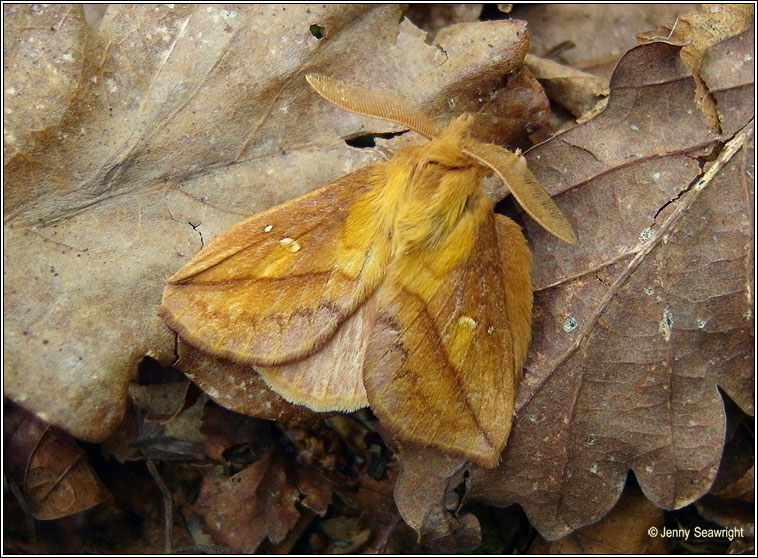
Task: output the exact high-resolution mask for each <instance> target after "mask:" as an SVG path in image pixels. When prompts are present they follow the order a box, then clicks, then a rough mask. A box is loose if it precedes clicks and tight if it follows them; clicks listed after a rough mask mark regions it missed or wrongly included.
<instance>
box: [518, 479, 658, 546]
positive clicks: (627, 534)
mask: <svg viewBox="0 0 758 558" xmlns="http://www.w3.org/2000/svg"><path fill="white" fill-rule="evenodd" d="M663 521H664V516H663V510H661V509H659V508H657V507H656V506H655V505H654V504H652V503H651V502H650V500H648V499H647V498H646V497H645V495H644V494H643V493H642V491H640V489H639V488H637V487H627V488H626V489H625V490H624V492H623V493H622V494H621V498H619V501H618V502H617V503H616V505H615V506H614V507H613V509H612V510H611V511H610V512H609V513H608V515H606V516H605V517H604V518H603V519H601V520H600V521H598V522H597V523H595V524H594V525H588V526H587V527H582V528H581V529H578V530H577V531H575V532H574V533H571V534H570V535H567V536H566V537H564V538H562V539H559V540H557V541H554V542H548V541H546V540H545V539H543V538H542V537H538V538H537V539H536V540H535V541H534V543H532V546H531V547H530V548H529V554H541V555H544V554H637V555H640V554H666V553H668V548H667V545H666V539H665V538H663V537H661V536H659V534H660V531H661V528H662V527H663ZM651 528H653V529H655V530H656V531H653V532H654V533H656V534H655V535H653V536H651V534H650V533H651V531H650V529H651Z"/></svg>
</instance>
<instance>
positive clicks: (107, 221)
mask: <svg viewBox="0 0 758 558" xmlns="http://www.w3.org/2000/svg"><path fill="white" fill-rule="evenodd" d="M4 9H5V15H6V18H5V22H4V25H5V45H6V73H5V79H6V87H5V106H6V118H5V130H6V134H5V169H4V170H5V178H6V182H5V225H4V226H5V228H4V232H5V254H6V260H5V263H6V267H5V269H6V275H5V292H4V294H5V303H6V307H5V308H6V314H5V316H6V322H5V323H6V329H5V332H6V336H5V348H6V353H5V356H6V360H5V363H6V364H5V366H6V367H5V379H6V382H5V393H6V394H7V395H9V396H10V397H11V398H13V399H14V400H15V401H17V402H19V403H20V404H22V405H24V406H25V407H26V408H28V409H30V410H32V411H34V412H36V413H38V414H39V415H40V416H41V417H42V418H45V419H47V420H49V421H50V422H52V423H55V424H59V425H61V426H63V427H64V428H66V429H67V430H69V431H70V432H72V433H73V434H74V435H76V436H77V437H80V438H82V439H85V440H90V441H98V440H102V439H103V438H105V437H106V436H107V435H108V434H109V433H110V432H111V431H112V430H113V428H114V427H115V426H116V425H117V424H118V423H119V421H120V419H121V417H122V416H123V413H124V408H125V401H126V390H127V385H128V383H129V381H130V379H131V375H132V373H133V368H134V366H135V365H136V363H137V362H138V360H139V359H140V358H141V357H142V356H144V355H151V356H153V357H154V358H156V359H157V360H160V361H162V362H164V363H166V362H170V361H171V360H172V358H173V355H174V336H173V335H172V334H171V333H170V332H169V330H168V329H167V328H165V326H164V325H163V324H162V322H161V321H160V320H159V318H158V317H157V316H156V315H155V312H156V309H157V306H158V302H159V299H160V293H161V291H162V284H163V280H164V278H165V277H167V276H169V275H170V274H171V273H172V272H173V271H175V270H176V269H178V268H179V267H181V264H182V263H183V262H184V261H186V260H187V259H188V258H189V257H190V256H191V255H192V254H194V253H195V252H197V250H198V249H199V248H200V247H201V246H202V245H203V243H204V242H208V241H209V240H210V239H212V238H213V237H214V236H215V235H216V234H218V233H219V232H221V231H222V230H224V229H226V228H228V227H229V226H230V225H231V224H233V223H234V222H237V221H240V220H242V219H243V218H244V217H245V216H246V215H250V214H253V213H255V212H257V211H260V210H262V209H265V208H268V207H271V206H273V205H276V204H278V203H281V202H283V201H285V200H288V199H292V198H294V197H297V196H298V195H301V194H303V193H305V192H306V191H308V190H311V189H313V188H316V187H318V186H320V185H323V184H325V183H327V182H329V181H330V180H332V179H334V178H336V177H337V176H340V175H343V174H345V173H347V172H349V171H351V170H354V169H355V168H357V167H360V166H363V165H365V164H367V163H368V162H370V161H372V160H375V159H376V158H377V156H378V154H377V153H376V152H374V151H370V150H362V149H354V148H351V147H350V146H348V145H346V144H345V143H344V142H343V141H341V140H340V139H339V138H340V137H347V136H349V135H351V134H352V135H355V134H356V131H358V133H359V134H360V133H373V132H376V133H381V132H390V131H394V130H396V129H397V127H393V126H389V125H387V126H385V125H383V124H381V123H379V124H377V122H376V121H371V120H368V119H363V118H360V117H357V116H352V115H345V114H344V113H341V112H340V111H339V110H338V109H336V108H335V109H332V108H331V107H329V106H328V105H327V104H325V103H323V102H320V100H317V98H316V96H315V95H312V96H304V95H303V91H304V90H306V86H305V84H304V81H303V75H304V73H305V72H306V71H313V70H317V71H320V72H322V73H326V74H329V75H332V76H334V77H337V78H339V79H342V80H344V81H350V82H351V83H357V84H360V85H363V86H368V87H371V88H374V89H380V90H389V91H394V92H395V93H397V94H399V95H401V96H403V97H404V98H406V99H408V100H409V101H410V102H412V103H414V104H416V105H418V106H420V107H421V108H422V109H424V110H426V111H427V112H429V113H430V114H432V116H433V117H435V118H438V119H440V120H441V121H448V120H450V118H451V117H452V116H454V115H455V114H458V113H459V112H461V111H463V110H467V111H473V112H476V111H477V110H478V109H479V108H481V107H484V106H486V105H487V103H488V102H489V101H490V97H491V95H492V94H496V93H497V91H498V89H499V87H500V85H501V80H502V77H503V75H505V74H507V73H508V72H510V71H511V70H513V69H514V68H516V67H517V66H518V65H519V64H520V62H521V60H522V59H523V55H524V53H525V51H526V42H527V41H526V34H525V31H524V24H523V22H518V21H501V22H483V23H479V24H461V25H458V26H454V29H451V30H446V32H445V33H440V34H438V37H437V38H436V44H435V45H428V44H426V43H425V40H424V39H425V32H423V31H421V30H419V29H418V28H416V27H415V26H414V25H413V24H411V23H410V22H409V21H407V20H402V21H401V17H400V15H401V13H402V8H401V7H400V6H395V5H383V6H378V7H373V6H366V5H360V6H357V5H356V6H338V5H329V6H310V5H295V6H280V5H266V6H253V5H248V6H243V7H240V8H237V9H225V8H221V7H217V6H194V5H172V6H152V5H132V6H127V5H112V6H110V7H109V9H108V10H107V12H106V13H105V15H104V17H103V20H102V22H101V23H100V25H99V26H98V27H97V29H92V28H90V27H89V26H88V25H87V24H86V22H85V20H84V16H83V13H82V9H81V7H80V6H64V5H50V6H29V5H18V6H13V7H11V6H8V7H5V8H4ZM313 26H316V27H313ZM316 28H317V29H316ZM319 30H320V31H319ZM314 31H315V34H314ZM317 35H318V36H317ZM42 45H44V48H43V46H42ZM376 52H381V53H382V56H380V57H377V56H376V55H375V53H376ZM346 53H347V54H346ZM250 61H262V62H261V63H260V64H258V63H255V64H253V63H251V62H250ZM400 68H402V72H400V71H399V69H400ZM420 84H421V85H422V86H420ZM535 106H539V104H537V105H535ZM337 114H339V116H335V115H337ZM30 123H33V125H31V126H30ZM324 123H329V124H328V126H327V125H325V124H324ZM243 381H244V380H243ZM198 382H199V383H201V387H203V388H205V389H207V391H208V392H209V393H210V394H211V395H212V396H213V395H214V389H213V388H212V386H209V385H207V383H206V384H205V385H203V382H202V381H200V380H198ZM238 383H239V382H238ZM32 386H33V387H32ZM216 392H217V393H218V394H221V393H222V392H221V390H216ZM61 394H65V395H64V396H61Z"/></svg>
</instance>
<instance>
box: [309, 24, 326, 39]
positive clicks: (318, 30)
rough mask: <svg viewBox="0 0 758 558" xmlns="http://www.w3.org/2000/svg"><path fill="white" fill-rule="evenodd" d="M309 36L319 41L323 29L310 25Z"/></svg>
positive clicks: (322, 35) (322, 34)
mask: <svg viewBox="0 0 758 558" xmlns="http://www.w3.org/2000/svg"><path fill="white" fill-rule="evenodd" d="M310 31H311V35H313V36H314V37H316V38H317V39H318V40H319V41H320V40H321V39H323V38H324V28H323V27H321V26H320V25H316V24H315V23H312V24H311V26H310Z"/></svg>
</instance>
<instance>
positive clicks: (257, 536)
mask: <svg viewBox="0 0 758 558" xmlns="http://www.w3.org/2000/svg"><path fill="white" fill-rule="evenodd" d="M298 499H299V491H298V489H297V487H296V486H295V484H294V482H293V479H292V477H291V475H290V474H289V473H288V472H287V462H286V460H285V459H284V457H283V456H282V455H281V454H280V453H279V452H278V451H272V452H270V453H268V454H266V455H265V456H264V457H263V458H261V459H260V460H259V461H256V462H255V463H253V464H252V465H250V466H249V467H247V468H246V469H244V470H242V471H241V472H239V473H237V474H236V475H234V476H232V477H226V475H224V474H223V473H222V472H221V471H220V470H218V469H216V470H215V471H214V472H211V473H207V474H206V475H205V477H204V478H203V485H202V488H201V489H200V495H199V496H198V499H197V502H196V504H195V506H194V509H195V511H196V513H197V514H199V515H200V516H201V517H202V518H203V520H204V523H205V530H206V531H207V532H208V533H209V534H210V535H211V536H212V537H213V539H214V541H215V542H216V543H217V544H220V545H222V546H226V547H228V548H230V549H232V550H233V551H235V552H243V553H252V552H255V550H256V549H257V548H258V545H260V543H261V542H263V540H264V538H266V537H268V539H269V540H270V541H271V542H272V543H274V544H276V543H278V542H280V541H281V540H283V539H284V537H285V536H286V535H287V533H288V532H289V530H290V529H292V527H294V526H295V523H297V520H298V518H299V517H300V512H299V511H298V510H297V508H296V507H295V502H297V501H298Z"/></svg>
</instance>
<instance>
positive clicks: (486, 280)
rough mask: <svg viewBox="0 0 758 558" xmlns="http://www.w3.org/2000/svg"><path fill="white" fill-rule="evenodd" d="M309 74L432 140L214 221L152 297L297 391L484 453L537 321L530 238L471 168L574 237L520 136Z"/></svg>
mask: <svg viewBox="0 0 758 558" xmlns="http://www.w3.org/2000/svg"><path fill="white" fill-rule="evenodd" d="M306 79H307V80H308V83H309V84H310V85H311V86H312V87H313V88H314V89H315V90H316V92H318V93H319V94H320V95H321V96H322V97H324V98H325V99H326V100H328V101H330V102H331V103H333V104H335V105H337V106H338V107H341V108H342V109H344V110H347V111H350V112H353V113H356V114H360V115H364V116H370V117H374V118H378V119H383V120H388V121H391V122H394V123H397V124H400V125H402V126H405V127H407V128H408V129H410V130H413V131H415V132H417V133H419V134H421V135H422V136H425V137H426V138H427V139H429V141H428V142H426V143H425V144H423V145H418V146H413V147H407V148H404V149H401V150H398V151H397V153H395V154H394V156H393V157H392V158H391V159H389V160H388V161H386V162H381V163H376V164H372V165H369V166H367V167H365V168H362V169H360V170H358V171H356V172H354V173H352V174H349V175H347V176H344V177H342V178H340V179H338V180H336V181H334V182H332V183H331V184H328V185H326V186H324V187H322V188H319V189H317V190H314V191H312V192H311V193H309V194H306V195H304V196H302V197H300V198H297V199H294V200H291V201H289V202H287V203H284V204H283V205H280V206H278V207H274V208H272V209H269V210H268V211H264V212H262V213H259V214H257V215H254V216H252V217H250V218H249V219H247V220H246V221H244V222H242V223H239V224H238V225H236V226H234V227H232V228H231V229H229V230H227V231H226V232H224V233H222V234H220V235H219V236H218V237H217V238H215V239H214V240H213V241H212V242H211V243H209V244H208V245H207V246H206V247H204V248H203V249H202V250H200V252H198V254H197V255H195V257H193V258H192V260H191V261H190V262H189V263H187V265H185V266H184V267H183V268H182V269H181V270H180V271H179V272H178V273H176V274H175V275H174V276H173V277H170V278H169V279H168V280H167V281H166V287H165V290H164V293H163V300H162V303H161V308H160V315H161V316H162V317H163V319H164V320H165V321H166V323H167V324H168V326H169V327H171V329H173V330H174V331H176V332H177V333H178V335H179V336H180V337H181V338H183V339H184V340H185V341H187V342H188V343H190V344H191V345H193V346H195V347H197V348H198V349H200V350H201V351H204V352H206V353H209V354H211V355H213V356H215V357H218V358H221V359H228V360H230V361H233V362H235V363H238V364H243V365H250V366H253V367H255V369H256V370H257V371H258V372H259V373H260V374H261V376H262V377H263V379H264V380H265V381H266V383H267V384H268V385H269V386H270V387H271V388H272V389H273V390H274V391H276V392H277V393H279V394H280V395H281V396H283V397H284V398H285V399H287V400H288V401H290V402H292V403H296V404H299V405H305V406H307V407H309V408H311V409H314V410H316V411H330V410H334V411H352V410H355V409H359V408H361V407H366V406H369V407H370V408H371V409H372V411H373V412H374V413H375V414H376V416H377V417H378V418H379V419H380V421H381V423H382V424H383V425H384V427H386V428H387V429H388V430H389V431H390V432H392V433H393V434H394V435H396V436H397V437H398V439H399V440H401V441H406V442H411V443H415V444H420V445H423V446H428V447H433V448H436V449H438V450H441V451H442V452H447V453H451V454H455V455H459V456H463V457H465V458H466V459H469V460H471V461H473V462H475V463H478V464H480V465H482V466H485V467H493V466H495V465H496V464H497V463H498V461H499V457H500V454H501V452H502V450H503V447H504V446H505V444H506V440H507V438H508V434H509V432H510V428H511V420H512V416H513V406H514V397H515V393H516V387H517V385H518V382H519V380H520V378H521V373H522V366H523V363H524V358H525V357H526V352H527V347H528V344H529V341H530V337H531V324H530V321H531V309H532V288H531V280H530V275H529V272H530V263H531V254H530V252H529V249H528V247H527V244H526V240H525V239H524V236H523V234H522V233H521V229H520V227H519V226H518V225H517V224H516V223H514V222H513V221H512V220H510V219H508V218H506V217H504V216H501V215H497V214H495V213H494V211H493V203H492V201H491V200H490V199H489V198H488V197H487V195H486V194H485V193H484V191H483V190H482V186H481V180H482V178H483V177H484V176H485V175H487V174H490V173H491V172H495V173H496V174H497V175H498V176H499V177H500V178H501V179H502V180H503V181H504V182H505V183H506V185H507V186H508V187H509V189H510V192H511V193H512V194H513V195H514V196H515V198H516V200H517V201H518V202H519V203H520V204H521V206H522V207H523V208H524V209H525V210H526V212H527V213H528V214H529V215H530V216H531V217H532V218H534V219H535V220H536V221H537V222H538V223H540V224H541V225H542V226H543V227H545V228H546V229H547V230H548V231H550V232H551V233H553V234H554V235H556V236H557V237H559V238H561V239H563V240H565V241H567V242H571V243H573V242H574V233H573V230H572V227H571V225H570V224H569V223H568V221H567V220H566V219H565V218H564V216H563V215H562V214H561V212H560V210H559V209H558V208H557V206H556V205H555V204H554V203H553V201H552V200H551V199H550V196H549V195H548V194H547V193H546V192H545V191H544V190H543V189H542V187H541V186H540V185H539V184H538V182H537V180H536V179H535V177H534V176H533V175H532V173H531V172H530V171H529V169H528V168H527V166H526V161H525V159H524V157H523V156H521V155H520V153H518V152H516V153H513V152H510V151H507V150H505V149H503V148H501V147H498V146H496V145H493V144H486V143H480V142H477V141H475V140H474V139H472V138H470V137H469V135H468V129H469V128H470V125H471V122H472V117H471V116H470V115H463V116H460V117H459V118H457V119H456V120H454V121H453V122H452V123H451V124H450V125H449V126H448V127H447V128H445V129H440V128H439V127H438V126H437V125H436V124H435V123H434V122H433V121H432V120H431V119H430V118H429V117H428V116H426V115H425V114H424V113H423V112H422V111H420V110H419V109H417V108H416V107H414V106H412V105H411V104H409V103H407V102H406V101H404V100H403V99H400V98H399V97H396V96H394V95H391V94H386V93H380V92H375V91H369V90H366V89H362V88H359V87H355V86H351V85H348V84H345V83H342V82H340V81H337V80H335V79H332V78H330V77H327V76H323V75H319V74H309V75H308V76H306Z"/></svg>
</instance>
